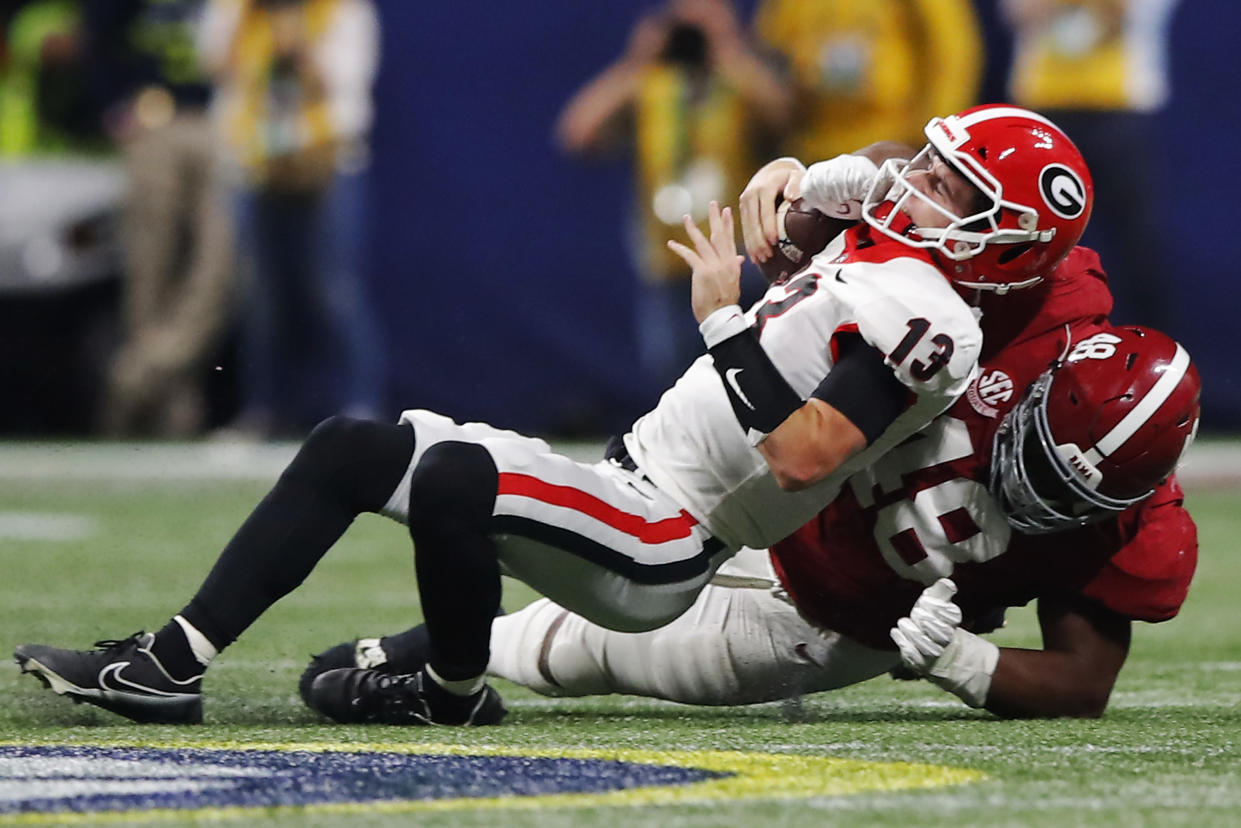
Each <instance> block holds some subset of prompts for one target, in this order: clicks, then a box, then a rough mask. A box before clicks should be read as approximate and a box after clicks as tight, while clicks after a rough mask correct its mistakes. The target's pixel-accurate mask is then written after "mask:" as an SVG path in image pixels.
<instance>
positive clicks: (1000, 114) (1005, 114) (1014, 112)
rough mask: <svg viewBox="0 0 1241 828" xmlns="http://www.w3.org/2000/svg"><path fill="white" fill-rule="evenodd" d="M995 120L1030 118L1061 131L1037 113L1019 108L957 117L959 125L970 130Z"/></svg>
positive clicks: (1008, 107)
mask: <svg viewBox="0 0 1241 828" xmlns="http://www.w3.org/2000/svg"><path fill="white" fill-rule="evenodd" d="M994 118H1029V119H1030V120H1031V121H1038V122H1040V123H1044V124H1047V125H1048V126H1050V127H1056V129H1060V127H1057V126H1056V125H1055V124H1054V123H1052V122H1051V121H1049V120H1048V119H1046V118H1044V117H1043V116H1042V115H1040V114H1038V113H1037V112H1031V111H1030V110H1028V109H1022V108H1021V107H1019V106H995V107H991V108H989V109H982V110H979V111H978V112H971V113H969V114H967V115H960V116H957V124H959V125H960V126H962V127H965V128H966V129H969V128H970V127H972V126H973V125H974V124H981V123H982V122H983V121H990V120H992V119H994Z"/></svg>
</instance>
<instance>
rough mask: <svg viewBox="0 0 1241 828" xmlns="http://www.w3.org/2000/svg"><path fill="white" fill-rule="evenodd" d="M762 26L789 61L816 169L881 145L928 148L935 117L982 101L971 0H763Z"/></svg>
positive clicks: (799, 144) (801, 134) (803, 150)
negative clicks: (843, 155) (930, 125)
mask: <svg viewBox="0 0 1241 828" xmlns="http://www.w3.org/2000/svg"><path fill="white" fill-rule="evenodd" d="M755 29H756V31H757V32H758V35H759V37H760V38H761V39H762V40H763V42H764V43H765V44H766V45H767V46H768V47H769V48H771V49H772V50H774V51H775V52H776V53H778V54H779V55H782V56H783V57H784V58H785V60H786V61H787V64H788V75H789V77H790V79H791V81H792V83H793V86H794V88H795V90H796V105H795V107H794V111H795V112H796V120H795V121H794V123H792V124H791V125H790V127H789V129H788V130H787V131H786V133H785V140H784V142H783V143H782V147H783V149H784V151H785V152H786V153H787V154H789V155H793V156H795V157H797V158H800V159H802V160H803V161H805V162H806V163H810V162H812V161H819V160H823V159H827V158H833V157H835V156H837V155H840V154H841V153H846V152H852V151H854V150H855V149H857V148H858V147H862V146H866V145H868V144H872V143H874V142H876V141H883V140H897V141H901V142H903V143H906V144H910V145H912V146H916V147H919V146H922V145H923V144H924V143H926V140H925V138H924V137H923V135H922V128H923V127H924V126H925V125H926V123H927V121H929V120H930V119H931V118H932V117H934V116H936V115H942V114H943V113H945V112H959V111H960V110H962V109H964V108H966V107H968V106H970V105H971V104H974V103H976V102H977V100H976V98H977V95H978V88H979V84H980V82H981V73H982V44H981V40H980V34H979V25H978V20H977V18H976V16H975V14H974V9H973V6H972V5H971V3H970V0H760V3H759V5H758V9H757V11H756V14H755Z"/></svg>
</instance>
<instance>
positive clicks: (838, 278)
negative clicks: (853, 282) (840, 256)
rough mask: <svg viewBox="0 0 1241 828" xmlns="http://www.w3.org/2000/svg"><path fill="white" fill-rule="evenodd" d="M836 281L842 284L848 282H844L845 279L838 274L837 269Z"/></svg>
mask: <svg viewBox="0 0 1241 828" xmlns="http://www.w3.org/2000/svg"><path fill="white" fill-rule="evenodd" d="M836 281H837V282H840V283H841V284H842V285H847V284H849V283H848V282H846V281H845V280H844V279H843V278H842V277H841V275H840V271H839V270H837V271H836Z"/></svg>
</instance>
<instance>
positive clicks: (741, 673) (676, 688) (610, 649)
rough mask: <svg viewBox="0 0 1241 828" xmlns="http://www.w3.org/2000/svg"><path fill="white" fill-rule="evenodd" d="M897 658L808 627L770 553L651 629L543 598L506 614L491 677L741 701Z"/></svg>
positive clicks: (726, 572) (744, 563) (882, 666)
mask: <svg viewBox="0 0 1241 828" xmlns="http://www.w3.org/2000/svg"><path fill="white" fill-rule="evenodd" d="M899 661H900V656H899V654H898V653H896V652H885V651H882V650H875V649H871V648H870V647H865V646H863V645H861V644H859V643H858V642H856V641H854V640H852V639H849V638H846V637H844V636H842V635H839V634H837V633H834V632H831V631H826V630H822V629H820V628H818V627H815V626H813V625H811V624H809V623H807V622H806V621H804V620H803V619H802V618H801V616H800V615H798V613H797V610H796V609H794V607H793V606H792V604H790V603H789V601H788V599H787V597H785V596H784V593H783V591H782V590H781V589H780V588H779V586H778V581H777V580H776V576H775V573H774V572H773V571H772V568H771V564H770V562H769V559H768V557H767V553H766V551H763V550H752V549H743V550H742V551H741V552H740V553H739V554H738V555H737V556H736V557H734V558H733V559H732V560H730V561H728V562H726V563H725V564H724V565H723V566H721V567H720V569H719V571H718V572H717V573H716V575H715V577H714V578H713V579H712V580H711V583H710V584H709V585H708V586H707V587H706V588H705V589H704V590H703V591H702V593H701V594H700V595H699V596H698V599H697V600H696V601H695V602H694V604H693V606H692V607H690V609H689V610H688V611H687V612H685V613H684V614H683V615H681V616H680V617H678V618H677V619H676V620H674V621H672V622H671V623H669V624H668V625H666V626H664V627H661V628H659V629H657V630H652V631H650V632H644V633H622V632H615V631H613V630H609V629H605V628H604V627H601V626H598V625H596V624H592V623H591V622H589V621H587V620H586V619H584V618H582V617H581V616H579V615H574V614H572V613H570V612H569V611H568V610H566V609H564V608H563V607H560V606H558V605H557V604H555V603H553V602H552V601H549V600H547V599H545V598H544V599H540V600H538V601H535V602H534V603H533V604H530V605H529V606H528V607H526V608H525V609H523V610H521V611H519V612H515V613H512V614H510V615H503V616H500V617H498V618H496V620H495V621H494V622H493V623H492V626H491V662H490V664H489V665H488V673H489V674H490V675H493V676H498V677H500V678H504V679H508V680H509V681H512V682H515V683H517V684H521V685H524V686H526V687H529V688H530V689H532V690H534V691H536V692H538V693H542V694H543V695H547V696H589V695H600V694H608V693H625V694H630V695H636V696H650V697H654V698H659V699H668V700H671V701H677V702H684V703H686V704H712V705H735V704H754V703H757V702H766V701H773V700H777V699H784V698H791V697H794V696H798V695H802V694H805V693H815V692H819V691H822V690H832V689H836V688H839V687H844V686H846V685H850V684H856V683H857V682H860V681H865V680H866V679H869V678H873V677H874V676H877V675H880V674H882V673H884V672H886V671H888V670H890V669H891V668H892V667H894V666H896V665H897V664H898V663H899Z"/></svg>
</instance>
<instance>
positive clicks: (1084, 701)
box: [984, 647, 1115, 719]
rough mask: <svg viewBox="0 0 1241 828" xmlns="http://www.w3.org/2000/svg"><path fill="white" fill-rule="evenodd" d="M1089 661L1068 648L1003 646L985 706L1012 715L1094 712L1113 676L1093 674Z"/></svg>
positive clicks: (1092, 715)
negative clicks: (1033, 648) (1057, 650)
mask: <svg viewBox="0 0 1241 828" xmlns="http://www.w3.org/2000/svg"><path fill="white" fill-rule="evenodd" d="M1093 666H1094V665H1089V664H1084V663H1082V660H1081V657H1080V656H1076V655H1074V654H1071V653H1059V652H1047V651H1045V650H1022V649H1015V648H1011V647H1002V648H1000V659H999V661H998V662H997V663H996V667H995V673H994V674H993V675H992V676H991V689H990V691H989V692H988V693H987V699H986V704H985V705H984V706H985V707H986V709H987V710H989V711H991V712H992V713H995V714H996V715H998V716H1004V717H1007V718H1014V719H1030V718H1055V717H1059V716H1073V717H1079V718H1098V717H1099V716H1102V715H1103V711H1104V710H1105V709H1106V708H1107V702H1108V698H1109V697H1110V695H1111V692H1112V687H1113V685H1114V683H1115V681H1114V680H1115V676H1114V675H1113V676H1112V677H1111V680H1108V678H1107V677H1106V676H1104V677H1099V676H1097V675H1091V674H1092V673H1094V672H1096V671H1095V670H1093V669H1092V667H1093Z"/></svg>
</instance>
